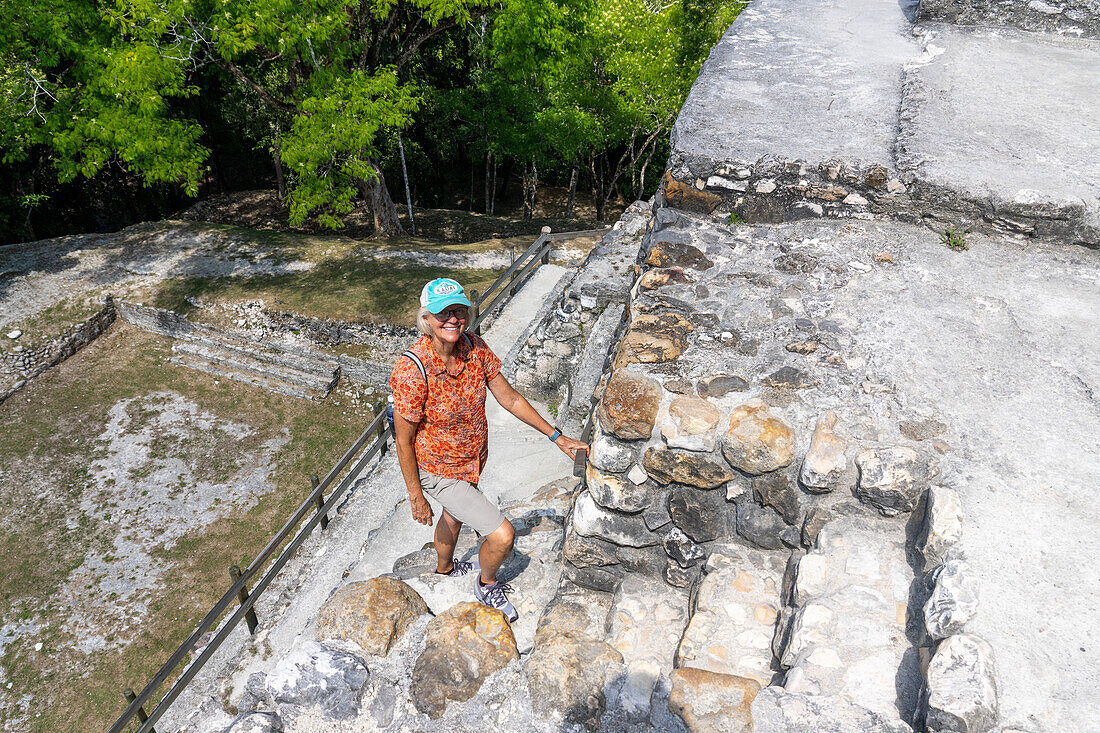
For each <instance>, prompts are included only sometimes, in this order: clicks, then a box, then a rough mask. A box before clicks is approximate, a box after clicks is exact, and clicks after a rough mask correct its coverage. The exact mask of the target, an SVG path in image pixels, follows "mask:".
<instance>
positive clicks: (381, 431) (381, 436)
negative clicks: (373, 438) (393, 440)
mask: <svg viewBox="0 0 1100 733" xmlns="http://www.w3.org/2000/svg"><path fill="white" fill-rule="evenodd" d="M374 414H375V415H385V414H386V403H385V401H382V402H377V403H375V405H374ZM389 429H390V423H389V421H388V420H386V419H383V420H382V421H381V422H379V423H378V438H377V439H378V440H381V441H382V445H381V447H380V448H379V449H378V453H379V455H381V456H384V455H386V450H387V449H388V448H389V447H390V441H389V436H387V435H386V433H387V432H389Z"/></svg>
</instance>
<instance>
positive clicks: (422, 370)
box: [386, 331, 474, 435]
mask: <svg viewBox="0 0 1100 733" xmlns="http://www.w3.org/2000/svg"><path fill="white" fill-rule="evenodd" d="M462 338H464V339H466V345H467V346H469V347H470V350H471V351H472V350H473V348H474V342H473V341H471V340H470V336H469V334H467V333H466V332H465V331H463V332H462ZM401 356H406V357H408V358H409V359H411V360H412V363H413V364H416V368H417V369H419V370H420V376H422V377H424V386H425V387H427V386H428V370H427V369H425V368H424V362H422V361H420V357H419V356H417V355H416V354H414V353H413V352H412V349H409V350H408V351H405V352H402V354H401ZM397 358H398V359H400V358H401V357H400V356H399V357H397ZM425 399H426V398H425ZM386 421H387V422H388V423H389V424H390V432H393V395H390V399H389V402H387V404H386ZM394 434H395V435H396V433H394Z"/></svg>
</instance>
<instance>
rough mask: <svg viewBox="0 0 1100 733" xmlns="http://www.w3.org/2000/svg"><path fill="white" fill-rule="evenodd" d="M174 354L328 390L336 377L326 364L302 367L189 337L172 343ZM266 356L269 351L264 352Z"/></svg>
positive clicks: (323, 390) (313, 389) (233, 369)
mask: <svg viewBox="0 0 1100 733" xmlns="http://www.w3.org/2000/svg"><path fill="white" fill-rule="evenodd" d="M172 351H173V352H174V353H176V354H181V355H185V356H192V357H196V358H198V359H202V360H204V361H207V362H210V363H211V364H219V365H221V366H224V367H225V368H226V369H228V370H231V371H237V372H242V373H251V374H255V375H257V376H259V377H262V378H265V379H274V380H277V381H280V382H286V383H288V384H295V385H298V386H300V387H305V388H306V389H308V390H312V391H315V392H319V393H322V394H328V393H329V391H330V390H332V388H333V387H334V386H336V381H337V379H338V378H339V375H338V373H337V372H336V369H335V368H333V367H331V366H330V367H328V368H327V369H326V370H325V371H324V372H321V373H318V372H316V371H304V370H302V369H297V368H295V367H291V366H286V365H285V364H280V363H277V362H275V361H272V360H270V358H268V359H264V358H256V357H254V356H253V355H252V354H249V353H246V352H245V351H244V349H243V348H232V347H229V348H227V347H222V346H208V345H206V344H200V343H195V342H189V341H180V342H177V343H175V344H173V345H172ZM265 356H270V355H265Z"/></svg>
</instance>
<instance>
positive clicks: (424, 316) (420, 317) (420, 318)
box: [416, 306, 432, 336]
mask: <svg viewBox="0 0 1100 733" xmlns="http://www.w3.org/2000/svg"><path fill="white" fill-rule="evenodd" d="M431 315H432V313H431V311H429V310H428V309H427V308H425V307H424V306H420V310H418V311H417V312H416V330H417V331H420V333H422V334H424V335H425V336H431V335H432V327H431V325H430V324H429V323H428V318H430V317H431Z"/></svg>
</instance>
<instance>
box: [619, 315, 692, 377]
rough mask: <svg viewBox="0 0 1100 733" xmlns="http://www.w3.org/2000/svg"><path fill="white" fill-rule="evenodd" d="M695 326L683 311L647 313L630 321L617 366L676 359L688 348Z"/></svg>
mask: <svg viewBox="0 0 1100 733" xmlns="http://www.w3.org/2000/svg"><path fill="white" fill-rule="evenodd" d="M694 330H695V326H694V325H692V323H691V321H689V320H688V319H686V318H684V317H683V316H682V315H680V314H679V313H671V312H665V313H658V314H643V315H639V316H636V317H635V318H634V320H633V321H632V322H631V324H630V329H629V330H628V331H627V332H626V335H625V336H624V337H623V340H622V342H621V343H620V344H619V348H618V351H617V352H616V353H615V361H614V364H613V366H614V367H615V368H616V369H619V368H620V367H623V366H626V365H627V364H636V363H641V364H660V363H663V362H667V361H672V360H673V359H675V358H677V357H678V356H680V354H682V353H683V352H684V349H686V348H687V337H688V334H690V333H691V332H692V331H694Z"/></svg>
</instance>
